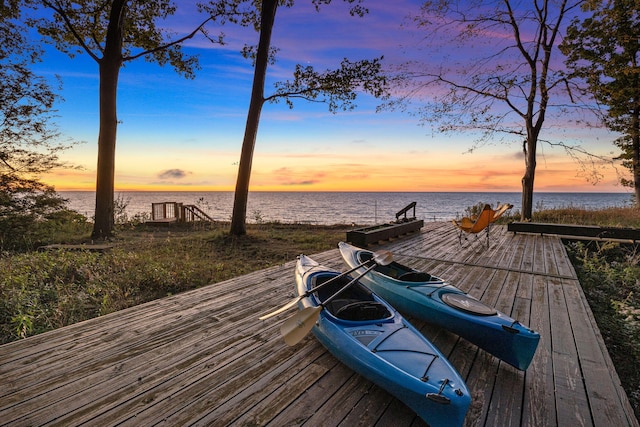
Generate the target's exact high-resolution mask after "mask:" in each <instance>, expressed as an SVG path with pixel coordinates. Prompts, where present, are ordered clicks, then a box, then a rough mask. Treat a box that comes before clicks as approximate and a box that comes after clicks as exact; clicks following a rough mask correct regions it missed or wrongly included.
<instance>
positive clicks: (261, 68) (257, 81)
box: [230, 0, 278, 236]
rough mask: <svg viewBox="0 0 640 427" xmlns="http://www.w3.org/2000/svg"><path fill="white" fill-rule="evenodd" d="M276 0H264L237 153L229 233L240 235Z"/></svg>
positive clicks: (244, 231)
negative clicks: (238, 161) (258, 38)
mask: <svg viewBox="0 0 640 427" xmlns="http://www.w3.org/2000/svg"><path fill="white" fill-rule="evenodd" d="M277 7H278V1H277V0H263V1H262V12H261V17H260V41H259V43H258V52H257V55H256V65H255V70H254V74H253V87H252V89H251V102H250V104H249V113H248V114H247V124H246V126H245V130H244V139H243V141H242V152H241V153H240V165H239V167H238V179H237V181H236V191H235V194H234V199H233V214H232V216H231V230H230V233H231V234H232V235H234V236H241V235H244V234H246V233H247V228H246V222H247V200H248V198H249V179H250V178H251V164H252V162H253V150H254V148H255V145H256V136H257V134H258V125H259V123H260V113H261V112H262V106H263V104H264V81H265V78H266V75H267V66H268V64H269V49H270V46H271V33H272V30H273V23H274V21H275V17H276V9H277Z"/></svg>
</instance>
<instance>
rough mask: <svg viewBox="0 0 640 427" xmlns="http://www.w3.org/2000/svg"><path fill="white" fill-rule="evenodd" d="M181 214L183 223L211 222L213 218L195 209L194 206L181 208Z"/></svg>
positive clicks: (197, 208)
mask: <svg viewBox="0 0 640 427" xmlns="http://www.w3.org/2000/svg"><path fill="white" fill-rule="evenodd" d="M182 212H183V215H182V217H183V221H185V222H191V221H211V222H213V218H211V217H210V216H209V215H207V214H206V213H205V212H204V211H203V210H202V209H200V208H199V207H197V206H196V205H184V206H183V207H182Z"/></svg>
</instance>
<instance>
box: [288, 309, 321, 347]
mask: <svg viewBox="0 0 640 427" xmlns="http://www.w3.org/2000/svg"><path fill="white" fill-rule="evenodd" d="M321 311H322V307H321V306H317V307H307V308H305V309H304V310H300V311H299V312H297V313H296V315H295V316H292V317H290V318H289V319H287V320H286V321H285V322H284V323H283V324H282V326H280V333H281V334H282V336H283V338H284V342H285V343H287V345H289V346H291V345H295V344H297V343H298V342H300V340H301V339H302V338H304V337H305V336H306V335H307V334H308V333H309V331H310V330H311V328H313V325H315V323H316V322H317V321H318V318H319V317H320V312H321Z"/></svg>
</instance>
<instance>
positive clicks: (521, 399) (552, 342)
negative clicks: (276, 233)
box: [0, 222, 638, 427]
mask: <svg viewBox="0 0 640 427" xmlns="http://www.w3.org/2000/svg"><path fill="white" fill-rule="evenodd" d="M492 233H493V236H492V239H491V242H492V243H491V248H490V249H489V250H484V249H483V247H482V244H481V243H480V244H476V245H474V246H472V247H470V248H466V249H461V248H460V246H459V244H458V240H457V237H456V235H455V230H454V227H453V226H452V225H451V224H450V223H433V222H431V223H426V224H425V227H424V228H423V230H422V232H420V233H417V234H415V235H412V236H409V237H405V238H402V239H397V240H394V241H392V242H389V243H387V244H386V245H384V247H385V248H388V249H390V250H392V251H393V252H394V256H395V258H396V259H397V260H399V261H401V262H403V263H405V264H409V265H411V266H414V267H416V268H420V269H425V270H428V271H430V272H433V273H434V274H437V275H438V276H442V277H445V278H447V279H448V280H449V281H450V282H451V283H452V284H455V285H457V286H458V287H460V288H462V289H464V290H466V291H468V292H469V293H471V294H472V295H474V296H476V297H478V298H480V299H481V300H483V301H485V302H487V303H489V304H491V305H494V306H496V307H497V308H498V309H500V310H502V311H504V312H506V313H510V314H511V315H512V316H513V317H515V318H516V319H519V320H521V321H522V322H523V323H525V324H528V325H529V326H531V327H532V328H534V329H536V330H537V331H539V332H540V334H541V336H542V339H541V341H540V345H539V347H538V351H537V353H536V356H535V358H534V360H533V362H532V365H531V366H530V367H529V369H528V370H527V371H526V372H521V371H517V370H515V369H514V368H512V367H510V366H509V365H506V364H505V363H500V362H499V361H498V360H497V359H495V358H494V357H492V356H490V355H488V354H487V353H485V352H483V351H481V350H478V348H477V347H475V346H474V345H471V344H470V343H468V342H467V341H465V340H463V339H459V338H458V337H457V336H455V335H452V334H450V333H448V332H446V331H444V330H440V329H438V328H434V327H431V326H429V325H426V324H424V323H421V322H413V323H414V324H415V325H416V326H418V327H419V328H420V329H421V330H422V331H423V333H424V334H425V335H426V336H427V337H429V338H430V339H432V340H433V341H434V342H435V343H436V344H437V345H438V346H439V348H440V349H441V350H442V352H443V353H444V354H446V355H448V357H449V359H450V360H451V362H452V363H453V364H454V365H455V366H456V367H457V368H458V370H459V371H460V373H461V374H462V376H463V377H464V378H466V381H467V385H468V387H469V390H470V391H471V393H472V398H473V402H472V405H471V408H470V410H469V412H468V414H467V418H466V423H465V424H466V425H468V426H535V427H539V426H578V425H580V426H607V427H608V426H616V427H618V426H638V421H637V420H636V419H635V417H634V416H633V411H632V409H631V407H630V405H629V402H628V400H627V397H626V395H625V393H624V391H623V390H622V388H621V386H620V381H619V378H618V376H617V374H616V372H615V370H614V368H613V366H612V363H611V360H610V358H609V355H608V353H607V351H606V349H605V346H604V344H603V341H602V338H601V336H600V333H599V331H598V328H597V327H596V324H595V321H594V319H593V316H592V313H591V310H590V309H589V307H588V306H587V303H586V302H585V298H584V295H583V293H582V290H581V288H580V285H579V283H578V281H577V279H576V277H575V272H574V270H573V268H572V266H571V264H570V262H569V260H568V259H567V256H566V253H565V250H564V247H563V246H562V244H561V242H560V241H559V239H558V238H557V237H550V236H540V235H526V234H517V235H514V234H513V233H508V232H507V231H506V227H495V228H494V229H493V230H492ZM374 250H375V249H374ZM312 257H313V258H314V259H316V260H318V261H320V262H321V263H323V264H325V265H328V266H332V267H335V268H337V269H344V267H343V264H342V262H341V260H340V258H339V253H338V251H337V249H335V250H331V251H327V252H323V253H320V254H315V255H313V256H312ZM293 266H294V260H291V261H290V262H288V263H286V264H284V265H281V266H277V267H273V268H269V269H266V270H262V271H259V272H255V273H252V274H248V275H246V276H242V277H238V278H235V279H232V280H229V281H226V282H223V283H218V284H215V285H211V286H207V287H204V288H201V289H198V290H195V291H192V292H188V293H184V294H180V295H176V296H173V297H169V298H165V299H162V300H158V301H155V302H151V303H148V304H145V305H142V306H138V307H134V308H131V309H128V310H124V311H121V312H118V313H113V314H111V315H108V316H104V317H101V318H98V319H94V320H90V321H86V322H82V323H79V324H76V325H72V326H69V327H66V328H62V329H59V330H56V331H51V332H49V333H45V334H42V335H39V336H35V337H31V338H28V339H25V340H22V341H19V342H14V343H10V344H6V345H3V346H0V425H3V426H4V425H12V426H13V425H15V426H36V425H38V426H39V425H64V426H70V425H74V426H75V425H81V424H85V425H99V426H107V425H135V426H150V425H158V424H161V425H167V426H182V425H211V426H224V425H239V426H245V425H246V426H263V425H272V426H278V427H279V426H293V425H296V426H297V425H303V424H304V425H308V426H319V425H321V426H353V425H362V426H373V425H375V426H394V427H402V426H422V425H424V423H423V422H422V421H421V420H420V419H417V418H416V417H415V415H414V414H413V413H412V412H411V411H410V410H409V409H407V407H406V406H404V405H403V404H402V403H400V402H399V401H398V400H396V399H394V398H393V397H391V396H390V395H389V394H388V393H386V392H385V391H384V390H382V389H380V388H378V387H376V386H374V385H372V384H371V383H370V382H368V381H367V380H365V379H363V378H362V377H360V376H359V375H356V374H354V373H353V372H352V371H350V370H349V369H348V368H346V367H345V366H344V365H342V364H341V363H339V362H338V361H337V360H336V359H335V358H334V357H333V356H331V355H330V354H329V353H328V352H327V351H326V350H325V349H324V348H323V347H322V346H321V345H320V344H319V343H318V342H317V341H316V340H315V339H314V338H313V336H312V335H311V334H310V335H309V336H308V337H307V338H305V339H304V340H303V341H302V342H301V343H299V344H298V345H296V346H294V347H287V346H286V345H285V344H284V342H283V341H282V339H281V337H280V335H279V326H280V323H281V320H282V319H284V318H287V317H288V316H290V315H292V314H293V312H292V311H290V312H288V313H285V314H283V315H281V316H280V317H279V318H272V319H269V320H267V321H265V322H261V321H259V320H257V317H258V316H259V315H260V314H262V313H264V312H266V311H270V309H272V308H274V307H278V306H280V305H282V304H284V303H285V302H287V301H289V300H290V299H291V298H293V296H294V294H293Z"/></svg>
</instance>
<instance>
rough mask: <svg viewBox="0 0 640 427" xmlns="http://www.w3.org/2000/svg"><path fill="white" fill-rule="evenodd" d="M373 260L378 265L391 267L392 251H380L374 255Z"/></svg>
mask: <svg viewBox="0 0 640 427" xmlns="http://www.w3.org/2000/svg"><path fill="white" fill-rule="evenodd" d="M373 260H374V261H375V263H376V264H378V265H389V264H391V263H392V262H393V254H392V253H391V251H387V250H379V251H376V252H374V253H373Z"/></svg>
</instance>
